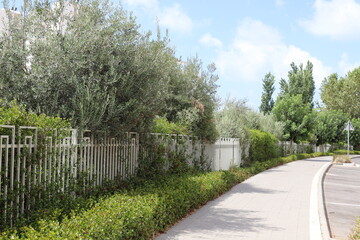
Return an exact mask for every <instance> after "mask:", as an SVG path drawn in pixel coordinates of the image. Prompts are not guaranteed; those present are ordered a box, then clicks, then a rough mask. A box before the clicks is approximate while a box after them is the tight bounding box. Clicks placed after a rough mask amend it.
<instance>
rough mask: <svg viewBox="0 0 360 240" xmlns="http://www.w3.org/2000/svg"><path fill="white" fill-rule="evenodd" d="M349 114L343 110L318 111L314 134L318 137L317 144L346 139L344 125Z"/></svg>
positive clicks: (332, 142)
mask: <svg viewBox="0 0 360 240" xmlns="http://www.w3.org/2000/svg"><path fill="white" fill-rule="evenodd" d="M348 119H349V118H348V116H347V115H346V114H344V113H343V112H341V111H335V110H332V111H331V110H329V111H327V110H323V111H320V112H318V113H316V117H315V128H314V134H315V136H316V138H317V142H316V144H317V145H321V144H325V143H330V144H334V143H338V142H340V141H344V139H345V132H344V127H345V125H346V123H347V121H348Z"/></svg>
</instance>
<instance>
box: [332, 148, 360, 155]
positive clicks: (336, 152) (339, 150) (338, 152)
mask: <svg viewBox="0 0 360 240" xmlns="http://www.w3.org/2000/svg"><path fill="white" fill-rule="evenodd" d="M332 152H333V153H334V154H342V155H344V154H347V150H344V149H338V150H335V151H332ZM349 154H360V151H349Z"/></svg>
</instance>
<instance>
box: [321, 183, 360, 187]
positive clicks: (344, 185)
mask: <svg viewBox="0 0 360 240" xmlns="http://www.w3.org/2000/svg"><path fill="white" fill-rule="evenodd" d="M326 185H333V186H343V187H351V188H360V186H356V185H349V184H341V183H325V186H326Z"/></svg>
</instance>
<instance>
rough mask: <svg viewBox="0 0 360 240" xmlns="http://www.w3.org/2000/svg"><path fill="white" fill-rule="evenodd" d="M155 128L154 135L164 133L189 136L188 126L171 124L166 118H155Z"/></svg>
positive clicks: (153, 128) (153, 129)
mask: <svg viewBox="0 0 360 240" xmlns="http://www.w3.org/2000/svg"><path fill="white" fill-rule="evenodd" d="M154 122H155V124H154V126H153V127H152V132H154V133H164V134H183V135H187V134H189V130H188V128H187V126H185V125H182V124H180V123H172V122H169V121H168V120H167V119H166V118H164V117H159V116H157V117H155V119H154Z"/></svg>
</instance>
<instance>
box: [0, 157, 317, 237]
mask: <svg viewBox="0 0 360 240" xmlns="http://www.w3.org/2000/svg"><path fill="white" fill-rule="evenodd" d="M322 155H324V154H322V153H315V154H301V155H291V156H288V157H286V158H273V159H270V160H266V159H268V158H265V159H262V161H261V162H255V163H253V164H251V165H249V167H246V168H232V169H231V170H229V171H219V172H209V173H199V172H197V173H182V174H181V175H163V176H160V177H158V178H157V179H153V180H146V179H143V178H139V179H134V180H133V181H132V182H131V183H129V185H128V186H127V188H126V189H120V190H118V191H117V192H116V193H115V194H114V195H112V196H109V197H106V198H103V199H102V200H100V201H98V202H97V203H96V204H95V205H93V207H91V208H90V209H88V210H86V211H83V212H77V214H73V215H72V216H70V217H68V218H63V220H62V222H59V221H57V220H54V219H53V220H51V219H50V220H43V221H40V222H38V223H37V224H36V225H34V226H28V227H25V228H23V229H22V230H21V232H4V233H2V235H0V239H1V240H2V239H4V240H5V239H151V238H153V237H154V235H155V234H157V233H158V232H161V231H164V230H165V229H166V228H167V227H168V226H171V225H172V224H174V223H175V222H177V221H178V220H179V219H181V218H183V217H184V216H185V215H186V214H187V213H188V212H189V211H192V210H193V209H196V208H199V207H200V206H201V205H203V204H205V203H206V202H207V201H209V200H212V199H214V198H216V197H218V196H219V195H220V194H222V193H224V192H226V191H227V190H229V189H230V188H231V187H232V186H233V185H235V184H237V183H239V182H242V181H244V180H245V179H247V178H249V177H250V176H252V175H254V174H257V173H259V172H261V171H264V170H266V169H269V168H272V167H275V166H279V165H281V164H283V163H287V162H291V161H294V160H297V159H303V158H310V157H317V156H322Z"/></svg>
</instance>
